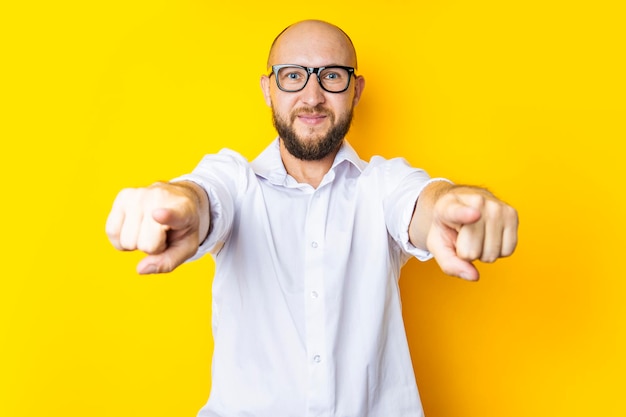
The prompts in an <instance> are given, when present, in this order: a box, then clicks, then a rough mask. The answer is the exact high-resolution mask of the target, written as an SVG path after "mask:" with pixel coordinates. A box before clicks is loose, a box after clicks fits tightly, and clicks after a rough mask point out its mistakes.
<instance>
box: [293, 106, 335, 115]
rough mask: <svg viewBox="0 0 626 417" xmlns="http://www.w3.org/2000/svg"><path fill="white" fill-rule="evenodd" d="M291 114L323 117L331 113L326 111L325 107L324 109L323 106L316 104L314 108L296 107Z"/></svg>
mask: <svg viewBox="0 0 626 417" xmlns="http://www.w3.org/2000/svg"><path fill="white" fill-rule="evenodd" d="M291 114H292V115H294V116H295V115H296V114H323V115H324V116H330V115H332V114H333V113H332V112H331V111H330V110H328V109H327V108H326V107H324V106H323V105H321V104H318V105H316V106H315V107H310V106H305V107H298V108H297V109H294V110H293V111H292V113H291Z"/></svg>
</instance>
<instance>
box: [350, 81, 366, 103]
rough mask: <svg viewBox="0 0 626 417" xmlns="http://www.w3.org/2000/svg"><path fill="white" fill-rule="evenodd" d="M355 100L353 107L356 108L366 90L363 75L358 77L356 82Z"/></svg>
mask: <svg viewBox="0 0 626 417" xmlns="http://www.w3.org/2000/svg"><path fill="white" fill-rule="evenodd" d="M354 85H355V87H354V98H353V99H352V105H353V106H356V105H357V104H358V102H359V100H360V99H361V94H363V90H364V89H365V78H364V77H363V76H362V75H359V76H357V77H356V80H354Z"/></svg>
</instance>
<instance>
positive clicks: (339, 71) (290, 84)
mask: <svg viewBox="0 0 626 417" xmlns="http://www.w3.org/2000/svg"><path fill="white" fill-rule="evenodd" d="M272 73H274V75H275V76H276V85H278V88H280V89H281V90H282V91H285V92H288V93H295V92H297V91H300V90H302V89H304V87H306V84H307V83H308V82H309V78H310V77H311V74H315V75H316V76H317V81H318V82H319V84H320V86H321V87H322V89H324V91H328V92H329V93H343V92H344V91H346V90H347V89H348V87H349V86H350V79H352V76H353V75H354V68H352V67H344V66H341V65H331V66H328V67H319V68H310V67H303V66H301V65H293V64H282V65H272ZM272 73H270V75H272Z"/></svg>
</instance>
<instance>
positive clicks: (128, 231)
mask: <svg viewBox="0 0 626 417" xmlns="http://www.w3.org/2000/svg"><path fill="white" fill-rule="evenodd" d="M210 221H211V219H210V210H209V198H208V196H207V194H206V192H205V191H204V189H203V188H202V187H200V186H199V185H197V184H195V183H193V182H191V181H180V182H175V183H156V184H153V185H151V186H149V187H146V188H127V189H124V190H122V191H120V193H119V194H118V195H117V197H116V199H115V201H114V203H113V207H112V209H111V212H110V213H109V217H108V219H107V222H106V233H107V236H108V237H109V240H110V241H111V243H112V244H113V246H114V247H115V248H116V249H118V250H128V251H130V250H140V251H142V252H145V253H146V254H147V255H148V256H146V257H145V258H144V259H142V260H141V261H140V262H139V264H138V265H137V272H138V273H140V274H154V273H163V272H171V271H173V270H174V269H175V268H176V267H178V266H179V265H180V264H182V263H183V262H185V261H186V260H187V259H189V258H190V257H192V256H193V255H194V254H195V253H196V251H197V250H198V247H199V246H200V244H201V243H202V242H203V241H204V240H205V239H206V237H207V235H208V233H209V225H210Z"/></svg>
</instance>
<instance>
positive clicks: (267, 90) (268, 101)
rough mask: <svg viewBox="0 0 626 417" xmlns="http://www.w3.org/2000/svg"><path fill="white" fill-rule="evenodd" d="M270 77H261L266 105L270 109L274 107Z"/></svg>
mask: <svg viewBox="0 0 626 417" xmlns="http://www.w3.org/2000/svg"><path fill="white" fill-rule="evenodd" d="M270 82H271V81H270V77H269V76H267V75H262V76H261V91H263V98H264V99H265V104H267V105H268V106H269V107H272V98H271V97H270Z"/></svg>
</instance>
